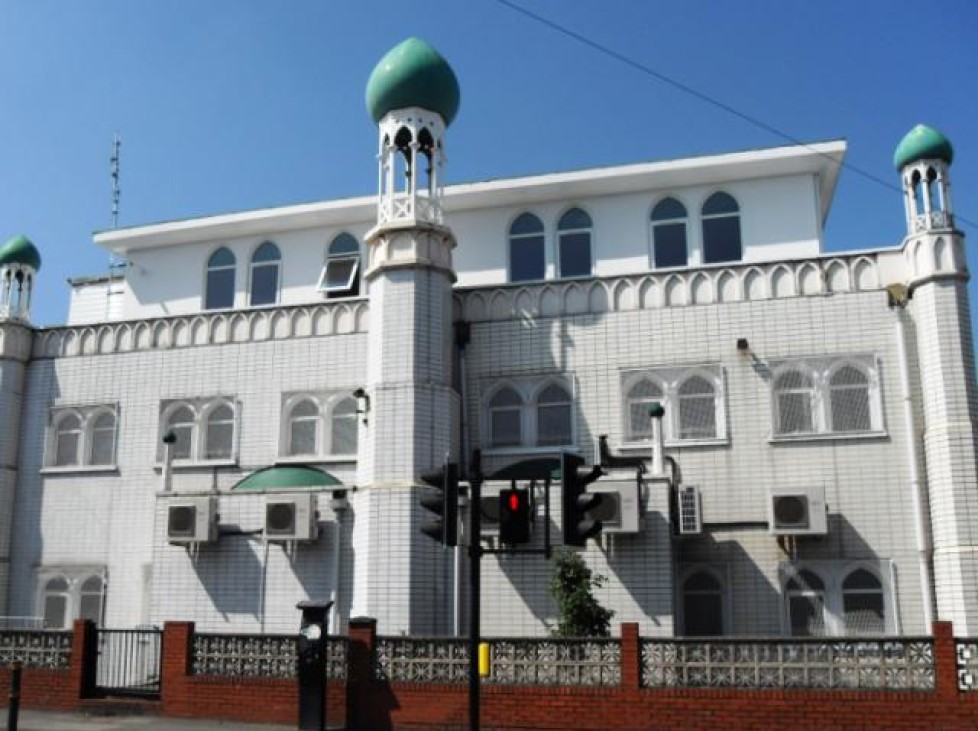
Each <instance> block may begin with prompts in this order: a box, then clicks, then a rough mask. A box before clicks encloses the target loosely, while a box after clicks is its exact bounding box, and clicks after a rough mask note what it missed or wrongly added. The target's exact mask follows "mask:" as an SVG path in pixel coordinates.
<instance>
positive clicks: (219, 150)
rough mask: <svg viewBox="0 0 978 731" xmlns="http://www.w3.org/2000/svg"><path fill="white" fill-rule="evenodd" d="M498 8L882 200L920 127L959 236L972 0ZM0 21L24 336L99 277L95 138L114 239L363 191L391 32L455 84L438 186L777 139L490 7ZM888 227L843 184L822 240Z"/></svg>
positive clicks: (37, 2) (5, 232)
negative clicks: (21, 240)
mask: <svg viewBox="0 0 978 731" xmlns="http://www.w3.org/2000/svg"><path fill="white" fill-rule="evenodd" d="M513 2H516V3H517V4H520V5H522V6H523V7H525V8H527V9H529V10H531V11H533V12H534V13H538V14H540V15H543V16H546V17H547V18H550V19H551V20H553V21H554V22H557V23H560V24H562V25H565V26H567V27H568V28H570V29H572V30H574V31H575V32H577V33H580V34H583V35H586V36H587V37H588V38H590V39H592V40H593V41H595V42H597V43H599V44H602V45H605V46H607V47H610V48H612V49H614V50H615V51H616V52H618V53H620V54H623V55H625V56H628V57H629V58H632V59H634V60H635V61H636V62H638V63H640V64H643V65H645V66H648V67H651V68H653V69H655V70H656V71H657V72H659V73H662V74H665V75H667V76H670V77H673V78H675V79H677V80H678V81H680V82H682V83H684V84H686V85H688V86H690V87H692V88H694V89H696V90H697V91H698V92H700V93H701V94H705V95H707V96H710V97H713V98H715V99H717V100H718V101H720V102H722V103H724V104H727V105H729V106H732V107H735V108H737V109H738V110H740V111H742V112H744V113H746V114H748V115H750V116H752V117H755V118H758V119H760V120H762V121H764V122H765V123H766V124H767V125H769V126H772V127H775V128H778V129H780V130H783V131H784V132H786V133H788V134H789V135H791V136H792V137H795V138H798V139H802V140H807V141H811V140H824V139H832V138H839V137H843V138H846V139H847V140H848V143H849V153H848V157H847V161H848V163H849V164H851V165H853V166H855V167H858V168H860V169H863V170H866V171H867V172H869V173H871V174H873V175H875V176H877V177H880V178H882V179H884V180H886V181H888V182H890V183H892V184H893V185H897V183H898V179H897V176H896V173H895V172H894V171H893V168H892V162H891V160H892V153H893V149H894V147H895V145H896V144H897V142H898V141H899V140H900V138H901V137H902V136H903V135H904V134H905V133H906V132H907V131H908V130H909V129H910V128H911V127H912V126H913V125H914V124H916V123H918V122H924V123H927V124H930V125H932V126H934V127H937V128H938V129H940V130H942V131H943V132H944V133H945V134H947V135H948V137H950V138H951V140H952V142H953V143H954V145H955V151H956V162H955V165H954V166H953V168H952V185H953V187H952V195H953V199H954V203H955V207H956V212H957V213H958V214H959V216H960V217H963V218H967V219H969V220H970V221H974V222H978V156H976V155H975V153H974V149H975V142H976V141H978V123H976V122H975V121H974V120H976V119H978V100H976V97H975V95H974V93H973V90H974V78H975V75H976V72H978V44H975V42H974V36H975V33H976V31H978V4H976V3H973V2H969V1H968V0H958V1H955V2H950V1H946V2H942V1H937V0H932V2H929V3H926V4H924V3H921V2H919V0H918V2H915V3H910V2H904V1H903V0H889V1H885V2H884V1H883V0H861V1H860V2H852V1H851V0H849V1H847V2H842V1H841V0H823V1H822V2H818V3H815V2H810V1H802V0H782V1H781V2H777V3H775V2H770V1H765V2H762V1H760V0H742V1H741V2H737V3H731V2H720V0H714V1H712V2H707V1H706V0H691V1H689V2H679V3H660V2H656V3H652V2H635V1H634V0H632V1H628V0H603V2H601V3H597V2H585V1H584V0H513ZM0 28H3V31H4V33H3V35H4V54H3V56H4V60H3V62H2V63H0V100H2V107H3V110H4V111H3V113H2V114H0V161H2V164H0V241H5V240H6V239H8V238H9V237H11V236H13V235H15V234H18V233H24V234H26V235H28V236H29V237H30V238H31V239H32V240H33V241H34V242H35V243H36V244H37V246H38V247H39V248H40V249H41V252H42V255H43V257H44V266H43V269H42V272H41V276H40V286H39V290H38V292H37V295H36V299H35V303H34V318H33V319H34V321H35V322H36V323H40V324H53V323H60V322H63V321H64V319H65V316H66V310H67V299H68V289H67V285H66V284H65V279H66V278H67V277H70V276H79V275H86V274H98V273H102V272H104V271H105V267H106V261H107V259H106V254H105V253H104V252H103V251H102V250H101V249H99V248H97V247H96V246H95V245H94V244H92V242H91V235H92V232H93V231H96V230H101V229H105V228H108V227H110V225H111V218H110V192H109V191H110V187H109V174H108V157H109V151H110V143H111V140H112V136H113V134H114V133H115V132H116V131H118V132H119V133H120V135H121V136H122V139H123V151H122V180H121V187H122V201H121V216H120V224H121V225H127V226H128V225H137V224H142V223H150V222H155V221H161V220H169V219H174V218H184V217H188V216H196V215H202V214H208V213H221V212H226V211H234V210H245V209H250V208H260V207H264V206H270V205H285V204H290V203H299V202H305V201H313V200H322V199H328V198H333V197H342V196H350V195H363V194H371V193H373V192H375V180H376V173H375V157H374V156H375V153H376V136H375V130H374V127H373V124H372V122H371V120H370V118H369V116H368V115H367V113H366V111H365V109H364V104H363V88H364V84H365V82H366V79H367V77H368V75H369V73H370V71H371V69H372V68H373V66H374V64H375V63H376V62H377V60H378V59H379V58H380V57H381V56H382V55H383V54H384V53H385V52H386V51H387V50H388V49H389V48H390V47H391V46H393V45H394V44H396V43H397V42H399V41H400V40H402V39H403V38H405V37H407V36H410V35H417V36H420V37H422V38H425V39H426V40H428V41H429V42H431V43H432V44H433V45H434V46H435V47H436V48H438V49H439V50H440V51H441V52H442V54H443V55H444V56H445V57H446V58H447V59H448V60H449V62H450V63H451V64H452V66H453V67H454V68H455V71H456V73H457V75H458V77H459V80H460V83H461V87H462V105H461V110H460V113H459V115H458V117H457V119H456V120H455V122H454V124H453V126H452V129H451V131H450V134H449V138H448V145H449V147H448V156H449V161H448V176H449V180H450V182H462V181H471V180H484V179H488V178H500V177H509V176H514V175H521V174H527V173H536V172H547V171H557V170H569V169H575V168H581V167H590V166H596V165H608V164H615V163H628V162H637V161H645V160H656V159H665V158H673V157H682V156H685V155H696V154H703V153H712V152H725V151H732V150H740V149H747V148H754V147H766V146H776V145H779V144H782V143H783V142H784V140H783V139H781V138H779V137H777V136H775V135H773V134H772V133H771V132H768V131H765V130H762V129H759V128H757V127H755V126H752V125H750V124H748V123H746V122H744V121H743V120H741V119H738V118H736V117H734V116H731V115H730V114H728V113H726V112H723V111H721V110H719V109H717V108H715V107H713V106H711V105H709V104H706V103H704V102H702V101H701V100H698V99H695V98H693V97H690V96H688V95H686V94H684V93H682V92H680V91H678V90H677V89H675V88H672V87H670V86H668V85H666V84H663V83H662V82H661V81H658V80H655V79H654V78H650V77H649V76H648V75H646V74H643V73H641V72H639V71H637V70H635V69H634V68H631V67H629V66H627V65H624V64H622V63H621V62H619V61H616V60H613V59H611V58H608V57H606V56H603V55H601V54H599V53H598V52H596V51H594V50H593V49H591V48H588V47H586V46H583V45H581V44H580V43H578V42H576V41H574V40H572V39H570V38H568V37H566V36H563V35H561V34H559V33H557V32H555V31H554V30H552V29H550V28H547V27H545V26H542V25H540V24H538V23H536V22H534V21H532V20H530V19H528V18H526V17H525V16H523V15H521V14H519V13H517V12H514V11H513V10H512V9H510V8H508V7H506V6H505V5H504V4H501V3H500V2H498V1H497V0H466V1H465V2H459V1H458V0H454V1H452V0H418V1H416V2H415V1H409V0H404V1H403V2H399V3H395V2H390V1H388V0H372V1H371V2H356V1H355V0H329V1H327V0H288V1H287V2H274V3H273V2H271V1H266V2H259V1H257V0H207V1H206V2H201V1H200V0H166V2H162V1H160V2H150V1H149V0H144V1H137V0H90V1H89V2H72V1H70V0H5V2H3V3H2V4H0ZM959 226H960V227H961V228H962V229H963V230H964V231H965V233H966V234H967V235H968V237H969V239H971V240H974V239H975V238H978V230H976V228H975V225H974V224H971V225H969V224H967V223H965V222H963V221H960V220H959ZM904 230H905V224H904V217H903V207H902V202H901V198H900V194H899V193H898V192H896V191H894V190H890V189H887V188H885V187H883V186H881V185H878V184H877V183H873V182H870V181H868V180H866V179H864V178H863V177H861V176H860V175H858V174H857V173H855V172H852V171H845V172H843V174H842V176H841V179H840V184H839V188H838V191H837V195H836V199H835V201H834V203H833V206H832V210H831V213H830V217H829V224H828V227H827V231H826V249H828V250H844V249H859V248H867V247H873V246H879V245H894V244H897V243H899V241H900V239H901V238H902V236H903V233H904ZM463 245H464V242H463ZM972 265H973V266H978V265H976V264H975V262H974V260H973V261H972ZM971 289H972V300H973V301H978V291H976V286H975V285H973V286H972V288H971Z"/></svg>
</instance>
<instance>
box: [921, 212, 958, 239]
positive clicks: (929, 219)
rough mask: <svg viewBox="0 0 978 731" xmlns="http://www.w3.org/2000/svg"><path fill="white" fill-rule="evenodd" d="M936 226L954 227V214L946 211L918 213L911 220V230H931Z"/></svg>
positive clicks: (936, 227)
mask: <svg viewBox="0 0 978 731" xmlns="http://www.w3.org/2000/svg"><path fill="white" fill-rule="evenodd" d="M938 228H954V216H952V215H951V214H950V213H948V212H947V211H930V212H929V213H918V214H917V215H916V216H915V217H914V220H913V232H914V233H915V234H916V233H921V232H922V231H932V230H934V229H938Z"/></svg>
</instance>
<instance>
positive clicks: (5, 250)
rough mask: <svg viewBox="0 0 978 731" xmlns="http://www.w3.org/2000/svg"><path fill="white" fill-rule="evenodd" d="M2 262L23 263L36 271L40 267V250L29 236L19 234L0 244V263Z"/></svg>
mask: <svg viewBox="0 0 978 731" xmlns="http://www.w3.org/2000/svg"><path fill="white" fill-rule="evenodd" d="M2 264H24V265H26V266H29V267H33V268H34V271H38V270H40V268H41V252H39V251H38V250H37V247H36V246H34V244H33V243H31V240H30V239H29V238H27V237H26V236H24V235H23V234H20V235H19V236H14V237H13V238H12V239H10V241H8V242H7V243H5V244H4V245H3V246H0V265H2Z"/></svg>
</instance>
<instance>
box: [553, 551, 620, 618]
mask: <svg viewBox="0 0 978 731" xmlns="http://www.w3.org/2000/svg"><path fill="white" fill-rule="evenodd" d="M605 581H606V578H605V577H604V576H600V575H598V576H595V575H593V574H592V573H591V569H589V568H588V567H587V565H586V564H585V563H584V559H582V558H581V556H580V554H577V553H572V552H570V551H557V553H556V554H555V555H554V559H553V574H552V575H551V577H550V596H552V597H553V598H554V601H556V602H557V624H556V626H554V627H551V628H550V634H551V635H553V636H554V637H607V636H608V635H610V634H611V618H612V617H613V616H614V614H615V613H614V612H613V611H611V610H610V609H605V608H604V607H602V606H601V605H600V604H598V600H597V599H595V598H594V595H593V594H591V590H592V589H597V588H600V587H601V586H603V585H604V582H605Z"/></svg>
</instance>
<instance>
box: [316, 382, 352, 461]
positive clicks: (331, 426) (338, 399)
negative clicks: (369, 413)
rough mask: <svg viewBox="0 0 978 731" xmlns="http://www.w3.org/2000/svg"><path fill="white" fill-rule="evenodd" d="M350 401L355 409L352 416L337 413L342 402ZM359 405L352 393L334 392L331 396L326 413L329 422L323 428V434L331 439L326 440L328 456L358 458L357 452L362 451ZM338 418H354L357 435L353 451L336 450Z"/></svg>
mask: <svg viewBox="0 0 978 731" xmlns="http://www.w3.org/2000/svg"><path fill="white" fill-rule="evenodd" d="M349 402H352V405H353V411H352V412H351V413H352V416H350V415H348V414H341V415H337V413H336V409H337V408H338V407H339V406H340V405H341V404H345V403H349ZM357 407H358V404H357V400H356V399H355V398H354V397H353V395H352V394H350V393H338V394H334V395H333V396H332V397H330V399H329V401H328V403H327V415H326V424H327V426H326V429H324V430H323V436H324V437H327V438H328V439H329V441H328V442H326V444H328V445H329V447H328V448H327V449H326V454H327V456H329V457H340V458H342V457H347V458H352V459H356V456H357V452H359V451H360V415H359V414H358V413H357V411H358V408H357ZM337 419H352V420H353V425H354V429H355V430H356V436H355V439H356V445H355V448H354V450H353V451H352V452H336V451H334V446H335V445H334V433H335V430H336V420H337ZM324 448H325V445H324Z"/></svg>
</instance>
